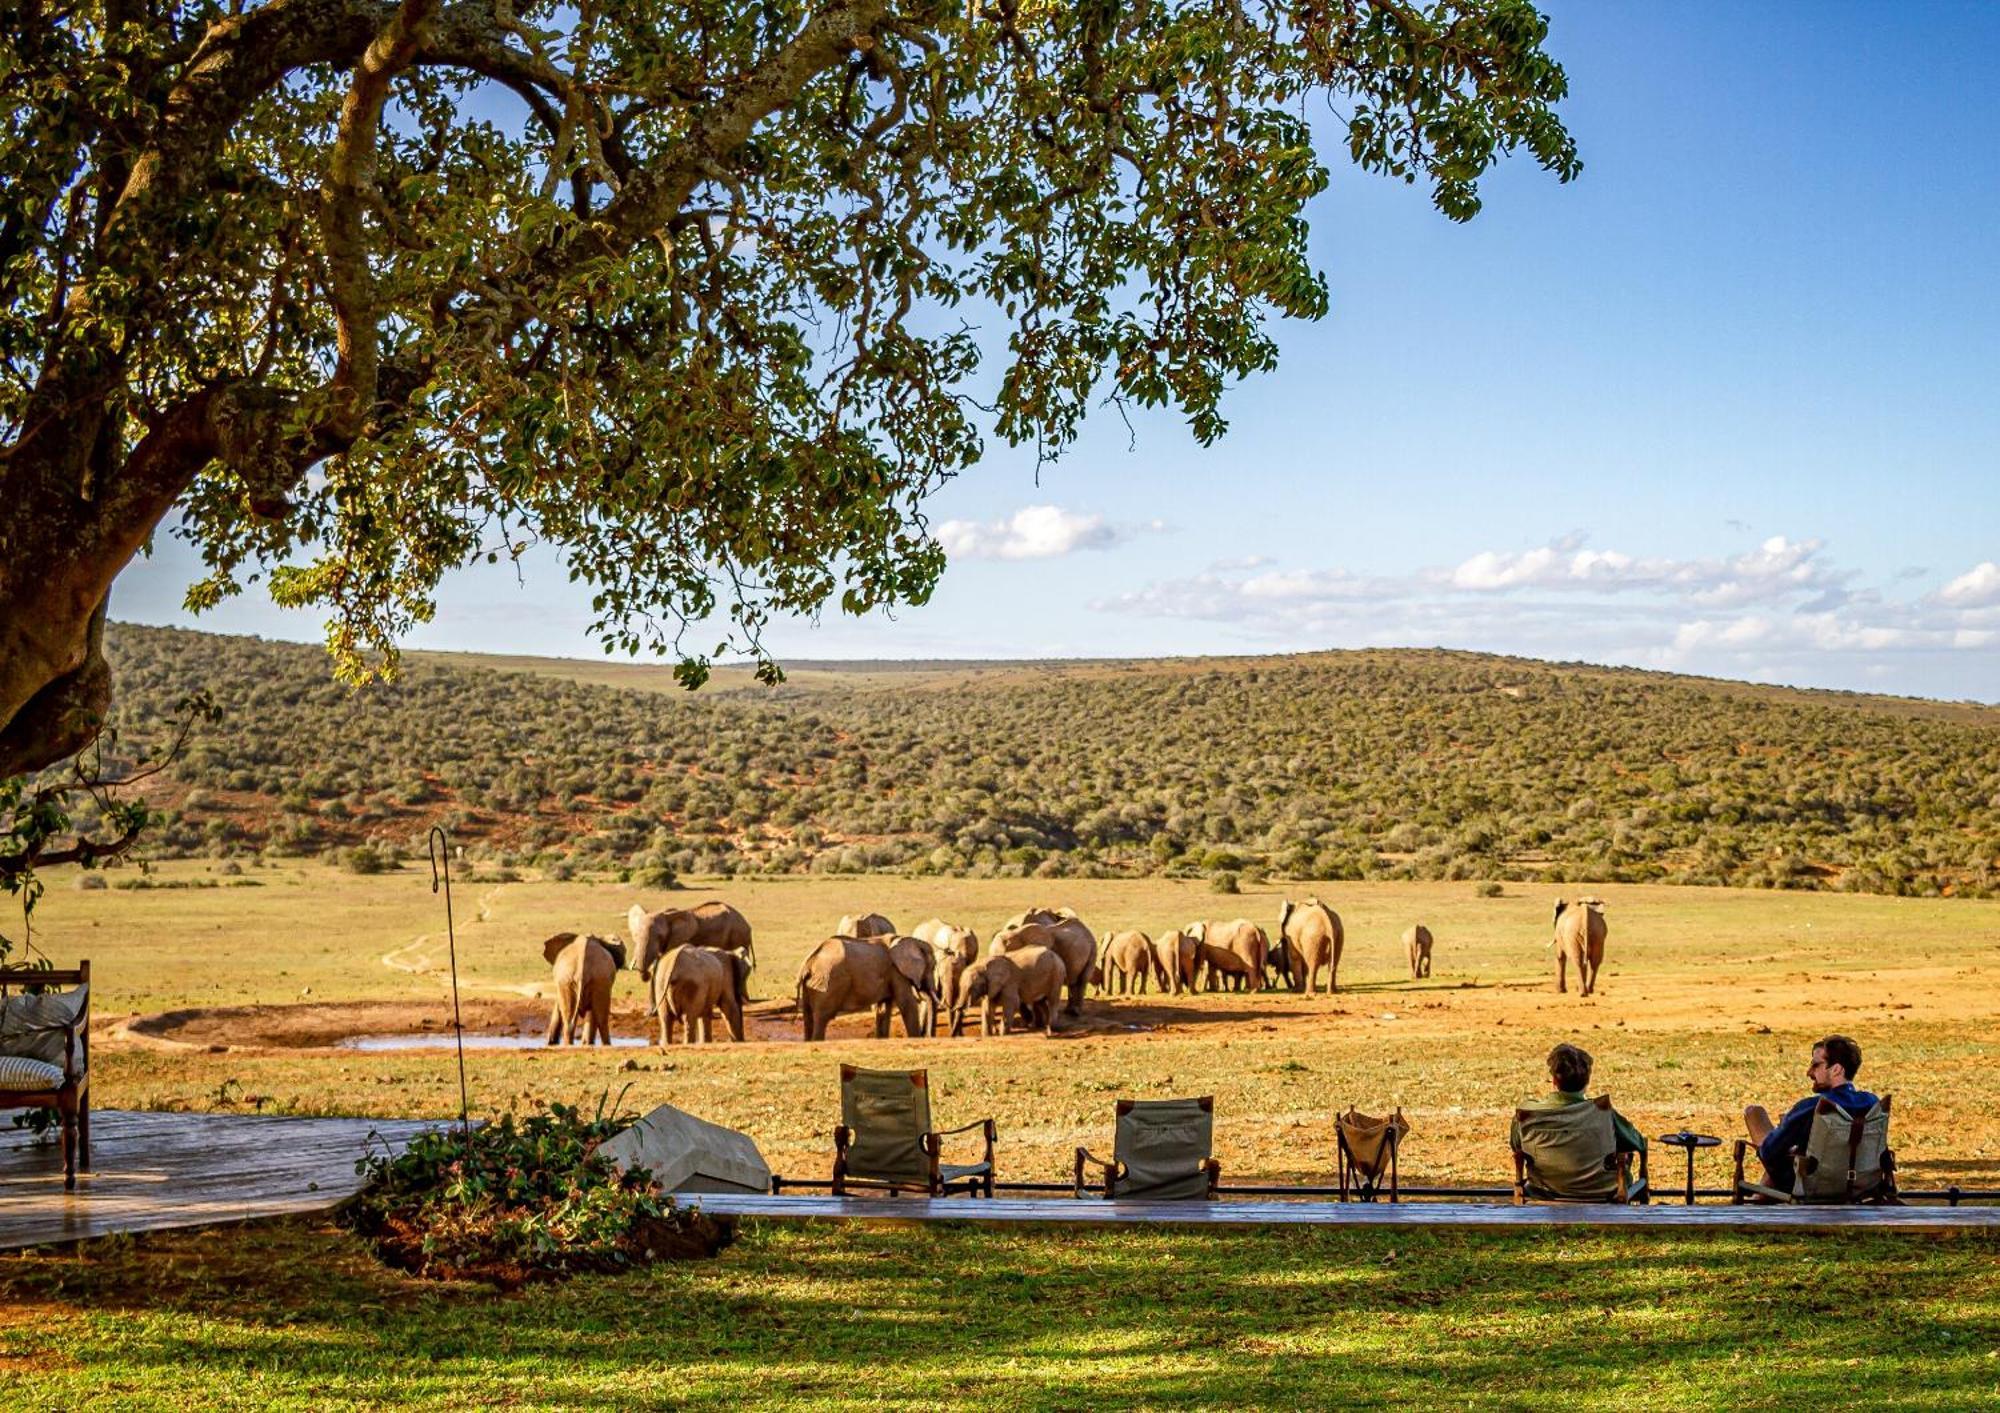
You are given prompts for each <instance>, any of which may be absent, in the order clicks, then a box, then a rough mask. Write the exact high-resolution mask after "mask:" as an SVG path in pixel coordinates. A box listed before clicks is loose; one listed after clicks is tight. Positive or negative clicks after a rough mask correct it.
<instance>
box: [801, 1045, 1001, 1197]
mask: <svg viewBox="0 0 2000 1413" xmlns="http://www.w3.org/2000/svg"><path fill="white" fill-rule="evenodd" d="M840 1119H841V1122H840V1126H839V1127H838V1128H836V1129H835V1130H834V1131H833V1195H834V1196H835V1197H845V1196H847V1195H848V1193H849V1192H850V1191H852V1190H854V1189H856V1188H862V1189H867V1190H871V1191H885V1192H887V1193H889V1194H890V1195H891V1196H894V1195H895V1194H896V1193H898V1192H921V1193H923V1194H925V1195H926V1196H929V1197H945V1196H948V1195H950V1194H951V1193H953V1192H962V1193H965V1194H966V1195H967V1196H971V1197H980V1196H985V1197H991V1196H992V1195H993V1143H994V1139H995V1137H996V1133H997V1131H996V1129H995V1128H994V1124H993V1120H991V1119H978V1120H975V1121H974V1122H972V1123H969V1124H964V1125H962V1126H960V1127H958V1128H948V1129H943V1130H938V1129H933V1128H932V1127H931V1088H930V1075H929V1072H928V1071H926V1070H864V1069H861V1068H860V1067H858V1066H855V1065H842V1066H841V1067H840ZM975 1130H977V1131H979V1132H980V1133H982V1134H983V1135H984V1136H985V1139H986V1153H985V1156H984V1157H983V1158H982V1159H981V1160H980V1161H979V1162H977V1163H958V1164H953V1163H946V1162H944V1161H943V1154H944V1140H945V1139H946V1138H949V1137H950V1136H951V1135H953V1134H958V1133H971V1132H974V1131H975Z"/></svg>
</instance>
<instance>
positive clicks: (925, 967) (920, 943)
mask: <svg viewBox="0 0 2000 1413" xmlns="http://www.w3.org/2000/svg"><path fill="white" fill-rule="evenodd" d="M862 940H863V941H866V942H873V943H875V944H876V945H878V946H883V947H887V948H888V949H889V960H890V961H892V962H894V963H895V964H896V970H897V971H899V972H901V973H902V974H903V976H904V978H905V979H907V980H908V981H909V983H910V989H911V990H913V991H915V992H916V994H917V1014H918V1019H919V1021H920V1025H919V1028H918V1030H916V1031H911V1032H909V1033H911V1034H923V1035H936V1034H937V1021H938V1011H939V1010H940V1009H941V1008H942V1007H943V1005H944V997H943V994H942V992H941V989H940V985H939V972H938V957H937V953H936V952H935V951H933V950H932V949H931V944H930V943H928V942H926V941H924V940H923V939H922V938H920V937H867V938H863V939H862ZM875 1030H876V1033H877V1034H879V1035H887V1034H888V1033H889V1003H888V1002H887V1001H877V1002H876V1003H875Z"/></svg>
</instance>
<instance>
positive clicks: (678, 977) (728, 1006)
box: [653, 947, 750, 1050]
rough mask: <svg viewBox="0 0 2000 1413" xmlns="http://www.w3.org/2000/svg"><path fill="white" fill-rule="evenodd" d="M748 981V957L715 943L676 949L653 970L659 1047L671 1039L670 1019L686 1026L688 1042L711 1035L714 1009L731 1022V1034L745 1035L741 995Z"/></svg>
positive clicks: (738, 1038) (701, 1040)
mask: <svg viewBox="0 0 2000 1413" xmlns="http://www.w3.org/2000/svg"><path fill="white" fill-rule="evenodd" d="M749 984H750V959H749V958H748V957H746V956H744V955H743V954H742V953H741V952H725V951H723V950H722V949H721V948H719V947H676V948H674V949H673V950H672V951H671V952H669V953H667V955H666V956H664V957H662V958H661V959H660V964H659V965H658V966H657V967H655V968H653V1009H654V1010H655V1011H656V1012H658V1013H659V1017H660V1048H661V1049H662V1050H664V1049H666V1048H667V1047H668V1046H669V1045H672V1044H673V1043H674V1022H675V1020H679V1021H680V1022H681V1023H682V1024H683V1025H684V1026H685V1027H686V1035H687V1043H688V1044H690V1045H702V1044H707V1043H708V1042H709V1041H712V1040H714V1039H715V1013H716V1011H717V1010H718V1009H720V1010H721V1012H722V1018H723V1019H724V1020H725V1021H727V1022H728V1023H729V1038H730V1039H731V1040H736V1041H741V1040H742V1039H743V993H744V989H745V988H746V987H747V986H749Z"/></svg>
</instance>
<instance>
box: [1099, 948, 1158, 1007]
mask: <svg viewBox="0 0 2000 1413" xmlns="http://www.w3.org/2000/svg"><path fill="white" fill-rule="evenodd" d="M1098 970H1099V976H1098V978H1097V984H1098V985H1099V986H1100V987H1102V988H1103V989H1104V990H1106V991H1109V990H1111V985H1112V978H1113V977H1116V978H1117V982H1118V992H1119V994H1120V995H1124V994H1125V993H1126V992H1128V991H1137V992H1138V993H1139V994H1140V995H1141V996H1143V995H1145V994H1146V981H1147V978H1148V977H1151V976H1154V975H1157V976H1158V977H1159V980H1160V990H1162V991H1164V990H1166V989H1167V984H1168V983H1167V969H1166V968H1165V967H1163V966H1161V965H1160V960H1159V958H1158V957H1157V956H1156V955H1154V952H1153V939H1152V938H1150V937H1148V936H1147V935H1146V934H1145V933H1143V932H1107V933H1105V934H1104V954H1103V960H1102V961H1101V962H1100V963H1099V964H1098Z"/></svg>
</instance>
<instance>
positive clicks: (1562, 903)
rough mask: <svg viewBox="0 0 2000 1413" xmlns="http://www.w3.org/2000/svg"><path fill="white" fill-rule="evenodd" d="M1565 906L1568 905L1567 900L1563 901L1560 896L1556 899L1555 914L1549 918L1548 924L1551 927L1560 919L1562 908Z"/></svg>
mask: <svg viewBox="0 0 2000 1413" xmlns="http://www.w3.org/2000/svg"><path fill="white" fill-rule="evenodd" d="M1567 907H1569V903H1568V902H1567V901H1565V900H1564V899H1562V898H1558V899H1556V915H1555V916H1554V917H1552V918H1550V919H1549V926H1551V927H1553V926H1555V925H1556V924H1557V923H1559V922H1561V921H1562V916H1563V910H1564V909H1565V908H1567Z"/></svg>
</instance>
